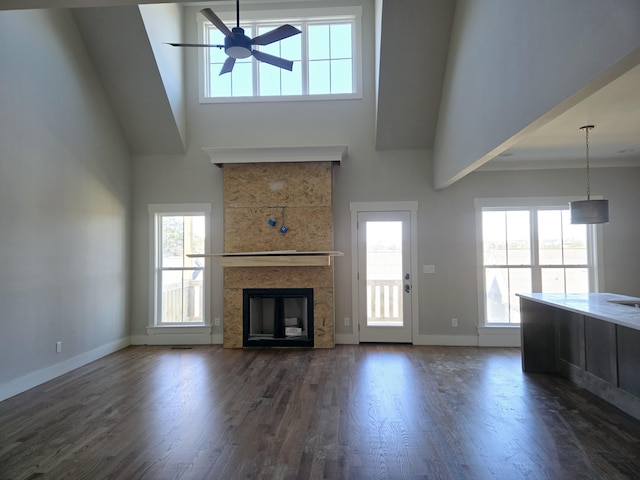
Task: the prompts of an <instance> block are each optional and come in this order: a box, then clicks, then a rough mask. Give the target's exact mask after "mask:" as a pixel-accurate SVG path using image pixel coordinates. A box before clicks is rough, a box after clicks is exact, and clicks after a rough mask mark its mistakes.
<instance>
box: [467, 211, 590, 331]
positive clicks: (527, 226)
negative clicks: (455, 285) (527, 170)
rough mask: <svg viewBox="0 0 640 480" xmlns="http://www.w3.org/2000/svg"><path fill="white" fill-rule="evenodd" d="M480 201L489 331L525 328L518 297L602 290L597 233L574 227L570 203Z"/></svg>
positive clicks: (483, 297) (483, 296)
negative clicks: (492, 327) (495, 327)
mask: <svg viewBox="0 0 640 480" xmlns="http://www.w3.org/2000/svg"><path fill="white" fill-rule="evenodd" d="M538 201H539V202H541V203H540V204H532V205H526V204H527V203H535V199H532V200H531V201H530V202H528V201H523V200H513V201H512V203H513V204H512V205H510V206H509V201H508V200H506V199H505V200H499V199H497V200H493V201H492V200H491V199H483V200H480V199H479V200H476V207H477V212H478V217H479V219H478V221H479V224H480V225H479V230H480V233H479V238H480V242H479V243H480V248H479V252H478V256H479V264H480V265H481V271H480V273H479V275H478V277H479V278H478V280H479V284H480V285H481V294H480V295H479V297H480V303H481V305H482V306H483V309H482V310H483V312H482V318H484V324H485V325H513V324H516V325H517V324H519V323H520V302H519V297H517V296H516V294H517V293H528V292H543V293H586V292H593V291H597V290H598V281H597V268H596V267H597V262H596V260H597V255H596V234H595V233H596V231H595V228H594V226H591V225H572V224H571V220H570V212H569V207H568V205H567V203H566V202H557V203H556V204H554V203H555V202H549V201H544V200H542V199H540V200H538Z"/></svg>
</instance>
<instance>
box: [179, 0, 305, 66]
mask: <svg viewBox="0 0 640 480" xmlns="http://www.w3.org/2000/svg"><path fill="white" fill-rule="evenodd" d="M200 13H201V14H202V15H204V16H205V17H206V18H207V20H209V21H210V22H211V23H212V24H213V25H214V26H215V27H216V28H217V29H218V30H220V31H221V32H222V33H223V34H224V36H225V38H224V45H212V44H206V43H169V45H171V46H173V47H205V48H224V51H225V53H226V54H227V56H228V57H229V58H227V59H226V60H225V62H224V64H223V65H222V69H221V70H220V75H224V74H225V73H229V72H231V71H232V70H233V66H234V65H235V62H236V59H238V58H248V57H250V56H252V55H253V57H254V58H255V59H256V60H258V61H260V62H265V63H268V64H269V65H273V66H274V67H278V68H283V69H285V70H289V71H291V70H293V62H292V61H291V60H287V59H284V58H280V57H276V56H275V55H270V54H268V53H265V52H262V51H260V50H254V49H253V45H258V46H260V45H262V46H264V45H269V44H271V43H275V42H279V41H280V40H284V39H285V38H289V37H291V36H293V35H298V34H299V33H302V32H301V31H300V30H298V29H297V28H296V27H294V26H292V25H289V24H285V25H281V26H279V27H278V28H276V29H274V30H271V31H269V32H267V33H263V34H262V35H258V36H257V37H254V38H249V37H247V36H246V35H245V34H244V29H243V28H240V0H236V26H235V27H233V28H232V29H231V30H229V27H227V26H226V25H225V23H224V22H223V21H222V20H220V17H218V16H217V15H216V14H215V13H213V10H211V9H210V8H203V9H202V10H200Z"/></svg>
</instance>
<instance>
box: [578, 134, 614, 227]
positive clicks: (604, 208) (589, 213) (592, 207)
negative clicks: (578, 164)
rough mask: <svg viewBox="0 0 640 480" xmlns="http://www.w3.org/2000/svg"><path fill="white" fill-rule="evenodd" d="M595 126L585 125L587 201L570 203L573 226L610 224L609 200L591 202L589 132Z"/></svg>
mask: <svg viewBox="0 0 640 480" xmlns="http://www.w3.org/2000/svg"><path fill="white" fill-rule="evenodd" d="M594 128H595V125H584V126H582V127H580V130H584V132H585V144H586V157H587V199H586V200H577V201H574V202H570V203H569V206H570V210H571V223H572V224H596V223H607V222H609V200H591V179H590V176H589V130H592V129H594Z"/></svg>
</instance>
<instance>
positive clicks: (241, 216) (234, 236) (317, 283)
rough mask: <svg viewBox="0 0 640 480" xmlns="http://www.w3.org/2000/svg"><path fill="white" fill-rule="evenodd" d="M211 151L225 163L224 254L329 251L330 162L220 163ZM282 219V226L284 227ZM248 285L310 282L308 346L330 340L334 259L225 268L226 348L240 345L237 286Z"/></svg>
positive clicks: (287, 285)
mask: <svg viewBox="0 0 640 480" xmlns="http://www.w3.org/2000/svg"><path fill="white" fill-rule="evenodd" d="M345 150H346V149H345ZM209 154H210V155H211V158H212V163H215V164H217V165H218V166H220V167H221V168H222V169H223V179H224V252H225V253H240V252H271V251H287V250H295V251H298V252H317V251H331V250H333V213H332V205H331V186H332V185H331V183H332V168H333V165H334V161H309V160H308V159H306V160H304V161H299V162H298V161H292V160H290V159H287V160H285V161H282V162H277V161H273V160H268V161H264V160H261V161H256V162H248V161H242V162H240V163H234V161H233V160H232V161H230V162H229V163H227V162H222V163H221V162H219V161H218V158H217V157H216V158H214V154H212V153H211V152H209ZM342 155H344V151H343V153H342ZM283 207H284V219H283V215H282V213H283V212H282V209H283ZM270 218H272V219H274V220H276V224H275V225H274V226H271V225H270V224H269V219H270ZM282 224H285V225H286V226H287V227H288V231H287V232H286V233H284V234H283V233H281V232H280V226H281V225H282ZM248 288H313V294H314V346H315V348H333V347H334V345H335V332H334V330H335V326H334V325H335V321H334V300H333V259H332V261H331V262H330V264H329V265H324V266H288V265H286V264H282V265H276V266H255V267H253V266H238V267H236V266H234V267H226V268H225V269H224V308H223V313H224V335H223V345H224V347H225V348H242V343H243V341H242V340H243V335H242V328H243V315H242V301H243V290H244V289H248Z"/></svg>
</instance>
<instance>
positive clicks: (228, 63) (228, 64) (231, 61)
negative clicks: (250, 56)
mask: <svg viewBox="0 0 640 480" xmlns="http://www.w3.org/2000/svg"><path fill="white" fill-rule="evenodd" d="M235 64H236V59H235V58H233V57H228V58H227V59H226V60H225V61H224V64H223V65H222V69H220V73H219V74H218V76H220V75H224V74H225V73H229V72H231V70H233V66H234V65H235Z"/></svg>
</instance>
